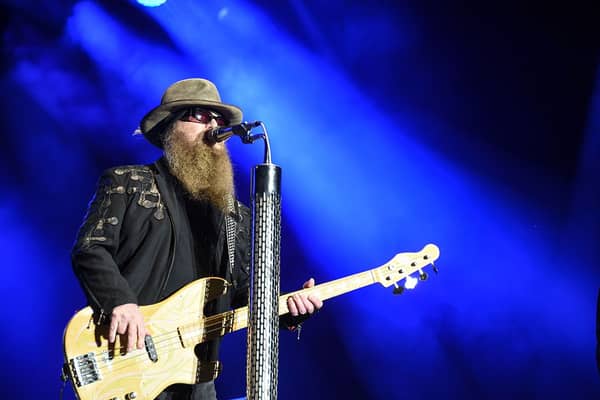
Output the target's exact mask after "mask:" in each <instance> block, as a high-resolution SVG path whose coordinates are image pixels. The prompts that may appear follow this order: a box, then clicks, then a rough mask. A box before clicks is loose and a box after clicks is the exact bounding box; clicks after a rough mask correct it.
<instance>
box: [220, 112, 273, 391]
mask: <svg viewBox="0 0 600 400" xmlns="http://www.w3.org/2000/svg"><path fill="white" fill-rule="evenodd" d="M258 125H260V126H261V127H262V130H263V132H262V133H259V134H257V135H251V134H250V129H251V128H252V127H255V126H258ZM231 132H232V133H231V134H232V135H237V136H240V137H241V139H242V142H244V143H253V142H254V141H256V140H258V139H263V140H264V143H265V151H264V162H263V163H262V164H258V165H255V166H254V169H253V170H252V226H253V236H252V239H253V240H252V241H253V256H252V266H251V284H250V292H249V298H248V307H249V319H248V342H247V343H248V348H247V356H246V397H247V400H267V399H268V400H276V399H277V379H278V365H279V282H280V275H279V267H280V265H279V264H280V247H281V244H280V239H281V168H280V167H279V166H277V165H275V164H273V163H271V149H270V144H269V136H268V134H267V129H266V128H265V125H264V124H263V123H262V122H258V121H257V122H253V123H243V124H241V125H239V126H236V128H235V129H232V130H231ZM227 134H228V133H226V135H227Z"/></svg>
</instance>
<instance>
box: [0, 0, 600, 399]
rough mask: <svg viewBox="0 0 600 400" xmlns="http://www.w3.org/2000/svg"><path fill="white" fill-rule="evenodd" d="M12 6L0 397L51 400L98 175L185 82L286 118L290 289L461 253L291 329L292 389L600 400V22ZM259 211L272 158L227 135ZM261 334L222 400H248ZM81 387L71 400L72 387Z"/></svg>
mask: <svg viewBox="0 0 600 400" xmlns="http://www.w3.org/2000/svg"><path fill="white" fill-rule="evenodd" d="M1 7H2V17H1V18H2V19H1V22H2V28H3V30H2V43H3V46H2V63H1V67H2V69H1V72H2V75H1V77H0V90H1V93H2V105H3V107H2V123H3V124H2V125H3V132H2V146H1V148H2V150H1V151H2V157H1V163H2V165H1V171H2V172H1V173H0V179H1V180H0V183H1V187H2V196H1V197H0V216H1V219H0V220H1V221H2V229H1V230H0V252H1V254H2V264H3V270H4V272H3V276H2V280H1V282H2V283H1V287H0V289H1V290H0V296H1V297H0V300H1V301H2V305H3V310H2V312H1V313H0V316H1V317H0V318H1V320H0V330H1V342H0V343H1V346H2V349H1V350H2V354H3V355H4V360H3V363H2V367H1V371H0V376H2V390H3V391H4V393H3V397H6V398H23V399H29V398H31V399H33V398H37V399H40V398H44V399H45V398H55V396H58V392H59V387H60V381H59V372H60V367H61V364H62V348H61V342H62V332H63V328H64V326H65V325H66V323H67V321H68V320H69V318H70V317H71V316H72V314H73V313H74V312H75V310H77V309H79V308H81V307H82V306H84V305H85V300H84V297H83V294H82V292H81V290H80V288H79V286H78V283H77V281H76V279H75V278H74V276H73V274H72V271H71V267H70V258H69V252H70V248H71V246H72V243H73V240H74V238H75V233H76V231H77V229H78V226H79V224H80V223H81V220H82V217H83V215H84V213H85V210H86V205H87V202H88V201H89V199H90V198H91V195H92V194H93V192H94V189H95V183H96V180H97V178H98V176H99V175H100V173H101V171H102V170H103V169H105V168H108V167H111V166H114V165H119V164H133V163H147V162H151V161H153V160H154V159H155V158H156V157H158V156H159V153H158V151H157V150H156V149H154V148H153V147H152V146H151V145H150V144H149V143H146V142H145V141H144V139H143V138H140V137H134V136H132V135H131V133H132V132H133V131H134V129H135V128H136V127H137V125H138V123H139V120H140V119H141V117H142V116H143V115H144V114H145V113H146V112H147V111H148V110H149V109H150V108H152V107H154V106H155V105H157V104H158V102H159V101H160V96H161V94H162V92H163V91H164V89H165V88H166V87H167V86H168V85H169V84H171V83H173V82H174V81H176V80H179V79H183V78H188V77H205V78H209V79H210V80H212V81H214V82H215V83H216V84H217V86H218V87H219V89H220V91H221V96H222V98H223V99H224V101H225V102H229V103H232V104H237V105H239V106H241V107H242V108H243V109H244V112H245V119H247V120H254V119H260V120H263V121H265V122H266V124H267V127H268V129H269V133H270V136H271V141H272V151H273V160H274V162H276V163H277V164H279V165H280V166H281V167H282V169H283V213H284V219H283V239H282V240H283V248H282V258H283V260H282V267H281V268H282V290H284V291H289V290H293V289H296V288H297V287H298V286H299V285H300V284H301V283H302V282H303V281H304V280H306V279H307V278H308V277H310V276H313V277H315V278H316V279H317V281H318V282H324V281H328V280H331V279H335V278H338V277H341V276H345V275H348V274H351V273H355V272H359V271H363V270H366V269H370V268H374V267H376V266H379V265H381V264H383V263H385V262H386V261H388V260H389V259H390V258H391V257H392V256H393V255H395V254H396V253H400V252H406V251H411V252H412V251H417V250H420V249H421V248H422V247H423V246H424V245H425V244H426V243H430V242H431V243H436V244H437V245H438V246H439V247H440V249H441V256H440V260H439V263H438V264H437V265H438V266H439V268H440V274H439V275H437V276H432V278H430V279H429V280H428V281H426V282H422V283H420V284H419V285H418V286H417V287H416V289H415V290H414V291H410V292H407V293H405V294H403V295H402V296H394V295H392V293H391V290H390V289H384V288H382V287H381V286H379V285H374V286H371V287H368V288H365V289H361V290H359V291H357V292H354V293H351V294H347V295H344V296H341V297H338V298H335V299H332V300H330V301H328V302H327V303H326V305H325V309H324V311H322V312H321V313H319V315H318V316H317V317H315V318H314V319H313V320H311V321H310V322H307V323H306V326H305V329H304V330H303V333H302V338H301V340H300V341H297V340H296V338H295V335H294V334H291V333H287V332H282V335H281V350H280V375H279V397H280V398H281V399H316V398H340V399H341V398H348V399H358V398H369V399H396V398H411V399H438V398H444V399H455V398H456V399H459V398H477V399H481V398H487V399H501V398H502V399H504V398H540V399H551V398H564V397H569V398H577V399H591V398H599V397H600V385H599V382H598V370H597V367H596V361H595V346H596V338H595V329H596V326H595V323H596V299H597V294H598V287H599V276H600V273H599V272H598V255H599V250H598V247H599V243H600V240H599V239H600V211H599V206H598V204H599V202H600V190H599V188H598V172H599V168H600V161H599V159H600V157H599V156H600V154H599V152H600V150H599V149H600V147H599V146H600V68H599V65H598V61H599V59H598V55H599V52H598V50H599V48H598V44H599V40H598V38H599V37H600V28H599V25H598V23H597V21H598V18H597V17H598V15H597V14H594V12H593V11H592V9H591V8H590V9H583V8H579V9H577V10H575V9H569V8H565V7H566V6H564V7H563V6H561V8H558V7H556V8H552V7H550V6H547V5H546V6H545V7H546V8H543V9H537V8H534V7H533V6H531V7H530V8H528V7H527V6H524V5H516V4H515V5H511V4H510V3H506V2H502V3H500V2H498V4H493V3H487V4H486V5H482V4H480V2H473V4H468V3H460V4H459V3H454V2H439V3H424V2H419V1H407V2H402V5H398V4H396V2H392V1H381V2H367V1H349V2H348V1H345V2H342V1H340V0H330V1H327V2H321V1H317V0H308V1H298V0H290V1H283V2H270V1H264V0H259V1H242V0H223V1H211V0H205V1H190V0H178V1H174V0H172V1H169V2H167V3H166V4H164V5H162V6H160V7H154V8H148V7H143V6H142V5H139V4H137V3H135V2H133V1H129V2H127V1H104V2H100V1H85V0H84V1H49V0H45V1H35V2H34V1H30V0H25V1H17V0H13V1H10V0H4V1H2V2H1ZM230 150H231V153H232V157H233V158H234V160H235V171H236V174H237V175H236V180H237V183H238V191H239V194H240V197H241V198H242V199H243V200H244V201H245V202H246V203H248V198H249V195H248V192H249V179H250V178H249V174H248V171H249V170H250V168H251V166H252V165H254V164H256V163H258V162H260V161H261V158H262V147H261V146H260V145H255V146H245V145H242V144H241V143H239V142H238V141H230ZM244 335H245V331H244V332H238V333H235V334H232V335H230V336H228V337H226V338H225V341H224V346H223V348H222V361H223V363H224V371H223V373H222V375H221V377H220V378H219V379H218V380H217V385H218V390H219V392H220V394H221V397H222V398H223V399H229V398H233V397H237V396H241V395H243V394H244V392H245V389H244V388H245V376H244V371H245V336H244ZM72 397H73V394H72V391H71V390H70V388H68V389H66V391H65V398H72Z"/></svg>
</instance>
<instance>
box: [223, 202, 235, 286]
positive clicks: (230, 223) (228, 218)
mask: <svg viewBox="0 0 600 400" xmlns="http://www.w3.org/2000/svg"><path fill="white" fill-rule="evenodd" d="M237 208H238V204H237V201H235V200H234V199H233V196H231V197H229V200H228V205H227V209H228V212H227V213H226V214H225V233H226V235H225V236H226V239H227V255H228V256H229V260H228V261H229V262H228V267H229V274H230V276H231V282H232V283H233V287H234V288H236V286H237V282H236V280H235V279H234V277H233V267H234V265H235V233H236V231H237V222H236V220H235V218H234V215H237V211H238V209H237Z"/></svg>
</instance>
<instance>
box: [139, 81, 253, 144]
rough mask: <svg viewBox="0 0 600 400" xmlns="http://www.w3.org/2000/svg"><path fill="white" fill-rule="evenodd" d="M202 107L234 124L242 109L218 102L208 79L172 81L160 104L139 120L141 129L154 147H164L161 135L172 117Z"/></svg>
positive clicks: (239, 117) (217, 95)
mask: <svg viewBox="0 0 600 400" xmlns="http://www.w3.org/2000/svg"><path fill="white" fill-rule="evenodd" d="M196 106H198V107H205V108H207V109H209V110H214V111H216V112H218V113H220V114H221V115H223V117H225V119H227V121H229V124H231V125H235V124H239V123H240V122H242V110H241V109H240V108H238V107H236V106H233V105H231V104H225V103H223V102H221V96H219V91H218V90H217V87H216V86H215V85H214V83H212V82H211V81H209V80H206V79H200V78H192V79H184V80H182V81H178V82H175V83H174V84H172V85H171V86H169V87H168V88H167V90H166V91H165V93H164V94H163V96H162V99H161V100H160V105H159V106H158V107H155V108H153V109H152V110H151V111H150V112H149V113H148V114H146V115H145V116H144V118H142V121H141V122H140V130H141V132H142V133H143V134H144V136H145V137H146V139H148V141H149V142H150V143H152V144H153V145H155V146H157V147H159V148H161V149H162V148H163V135H164V133H165V129H166V128H167V126H168V125H169V124H170V123H171V122H172V121H173V118H174V117H175V116H176V115H177V114H178V113H179V112H180V111H181V110H184V109H187V108H190V107H196Z"/></svg>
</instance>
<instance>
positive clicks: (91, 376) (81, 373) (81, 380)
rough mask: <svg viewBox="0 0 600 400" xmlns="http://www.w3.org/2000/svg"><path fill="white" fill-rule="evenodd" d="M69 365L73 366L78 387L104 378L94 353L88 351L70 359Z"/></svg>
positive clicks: (73, 375)
mask: <svg viewBox="0 0 600 400" xmlns="http://www.w3.org/2000/svg"><path fill="white" fill-rule="evenodd" d="M69 366H70V367H71V368H70V369H71V375H72V378H73V383H74V384H75V385H77V387H81V386H85V385H89V384H90V383H94V382H96V381H99V380H100V379H102V375H101V374H100V369H98V363H97V362H96V355H95V354H94V353H87V354H83V355H81V356H77V357H75V358H72V359H71V360H70V361H69Z"/></svg>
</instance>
